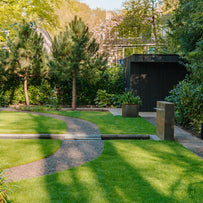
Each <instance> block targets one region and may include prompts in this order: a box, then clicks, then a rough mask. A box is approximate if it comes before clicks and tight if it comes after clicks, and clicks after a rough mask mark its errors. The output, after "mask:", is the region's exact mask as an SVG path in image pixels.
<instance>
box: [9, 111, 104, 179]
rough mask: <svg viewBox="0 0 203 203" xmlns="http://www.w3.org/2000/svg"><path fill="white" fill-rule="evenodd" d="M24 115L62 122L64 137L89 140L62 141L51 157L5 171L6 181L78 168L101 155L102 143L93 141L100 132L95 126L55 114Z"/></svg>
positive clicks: (99, 136)
mask: <svg viewBox="0 0 203 203" xmlns="http://www.w3.org/2000/svg"><path fill="white" fill-rule="evenodd" d="M26 113H32V114H38V115H43V116H49V117H53V118H57V119H60V120H63V121H65V122H66V124H67V125H68V130H67V133H66V135H71V136H77V135H80V136H81V135H83V136H86V137H88V136H90V140H63V141H62V145H61V147H60V148H59V149H58V150H57V152H55V153H54V154H52V155H51V156H49V157H47V158H44V159H41V160H38V161H35V162H32V163H28V164H24V165H20V166H16V167H12V168H9V169H6V170H5V175H6V176H7V177H8V180H13V181H18V180H21V179H28V178H33V177H38V176H43V175H48V174H52V173H55V172H57V171H61V170H66V169H68V168H71V167H75V166H80V165H81V164H83V163H85V162H88V161H91V160H93V159H95V158H96V157H98V156H99V155H100V154H101V153H102V151H103V146H104V144H103V141H102V140H99V139H98V140H94V138H101V134H100V131H99V129H98V127H97V126H96V125H95V124H93V123H91V122H88V121H84V120H81V119H77V118H72V117H67V116H60V115H55V114H47V113H38V112H26ZM91 138H93V140H91Z"/></svg>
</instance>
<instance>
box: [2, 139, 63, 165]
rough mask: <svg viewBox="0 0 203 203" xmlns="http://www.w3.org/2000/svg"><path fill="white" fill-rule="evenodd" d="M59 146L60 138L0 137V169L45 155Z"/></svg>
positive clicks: (51, 152)
mask: <svg viewBox="0 0 203 203" xmlns="http://www.w3.org/2000/svg"><path fill="white" fill-rule="evenodd" d="M60 146H61V140H31V139H27V140H11V139H9V140H8V139H0V169H5V168H9V167H12V166H17V165H21V164H25V163H30V162H33V161H36V160H39V159H42V158H44V157H47V156H49V155H51V154H53V153H54V152H56V151H57V149H58V148H59V147H60Z"/></svg>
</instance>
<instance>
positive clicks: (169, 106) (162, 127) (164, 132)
mask: <svg viewBox="0 0 203 203" xmlns="http://www.w3.org/2000/svg"><path fill="white" fill-rule="evenodd" d="M156 112H157V118H156V133H157V135H158V136H159V137H160V138H161V139H163V140H170V141H174V124H175V121H174V114H175V113H174V104H173V103H170V102H165V101H157V108H156Z"/></svg>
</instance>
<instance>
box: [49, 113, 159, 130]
mask: <svg viewBox="0 0 203 203" xmlns="http://www.w3.org/2000/svg"><path fill="white" fill-rule="evenodd" d="M48 113H53V114H59V115H63V116H71V117H75V118H80V119H84V120H87V121H90V122H92V123H95V124H96V125H97V126H98V127H99V129H100V132H101V134H156V128H155V127H154V126H153V125H152V124H151V123H149V122H148V121H146V120H145V119H144V118H141V117H138V118H123V117H121V116H113V115H112V114H111V113H109V112H81V111H49V112H48Z"/></svg>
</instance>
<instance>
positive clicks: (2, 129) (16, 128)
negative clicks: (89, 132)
mask: <svg viewBox="0 0 203 203" xmlns="http://www.w3.org/2000/svg"><path fill="white" fill-rule="evenodd" d="M66 130H67V125H66V123H65V122H64V121H61V120H58V119H55V118H50V117H46V116H40V115H34V114H30V113H19V112H7V111H6V112H5V111H0V133H5V134H9V133H11V134H12V133H14V134H15V133H16V134H19V133H30V134H33V133H44V134H46V133H53V134H63V133H66Z"/></svg>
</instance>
